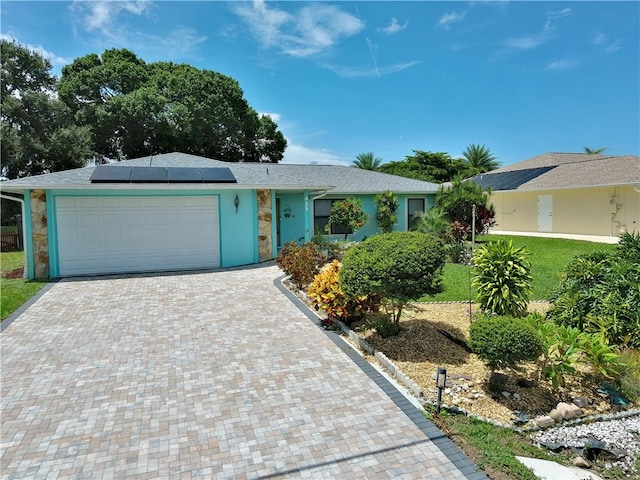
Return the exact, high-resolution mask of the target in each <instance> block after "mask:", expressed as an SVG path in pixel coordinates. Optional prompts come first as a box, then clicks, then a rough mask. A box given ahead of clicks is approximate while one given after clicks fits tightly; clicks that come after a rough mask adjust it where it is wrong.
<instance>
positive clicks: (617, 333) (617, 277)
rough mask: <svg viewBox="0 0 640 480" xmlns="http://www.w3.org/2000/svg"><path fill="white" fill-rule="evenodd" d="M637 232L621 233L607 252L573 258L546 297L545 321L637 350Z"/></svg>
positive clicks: (639, 315)
mask: <svg viewBox="0 0 640 480" xmlns="http://www.w3.org/2000/svg"><path fill="white" fill-rule="evenodd" d="M639 245H640V234H631V233H627V234H625V235H622V236H621V242H620V243H619V244H618V245H617V246H616V248H615V249H614V250H613V251H612V252H610V253H607V252H603V251H596V252H593V253H590V254H584V255H579V256H577V257H575V258H574V259H573V260H572V261H571V262H569V263H568V264H567V266H566V267H565V269H564V271H563V273H562V279H561V281H560V284H559V285H558V287H557V288H556V289H555V290H554V292H553V293H552V295H551V307H550V309H549V311H548V312H547V317H548V318H549V319H551V320H553V321H555V322H556V323H559V324H562V325H567V326H573V327H576V328H578V329H580V330H584V331H586V332H600V333H602V335H604V338H605V339H606V340H607V342H608V343H609V344H612V345H620V344H626V345H628V346H630V347H633V348H640V255H639V254H638V251H639V250H640V248H639Z"/></svg>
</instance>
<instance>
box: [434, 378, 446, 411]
mask: <svg viewBox="0 0 640 480" xmlns="http://www.w3.org/2000/svg"><path fill="white" fill-rule="evenodd" d="M446 385H447V369H446V368H443V367H438V373H436V387H438V403H437V404H436V413H440V405H441V404H442V390H444V388H445V387H446Z"/></svg>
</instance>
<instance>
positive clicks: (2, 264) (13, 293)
mask: <svg viewBox="0 0 640 480" xmlns="http://www.w3.org/2000/svg"><path fill="white" fill-rule="evenodd" d="M19 267H24V253H23V252H0V270H1V271H2V277H1V278H0V321H1V320H4V319H5V318H7V317H8V316H9V315H10V314H11V313H13V312H14V311H15V310H17V309H18V308H19V307H20V306H21V305H22V304H23V303H24V302H26V301H27V300H29V299H30V298H31V297H33V296H34V295H35V294H36V293H37V292H38V290H40V289H41V288H42V287H44V286H45V285H46V284H47V283H48V282H47V281H46V280H45V281H36V280H27V279H25V278H4V275H5V274H6V273H8V272H11V271H12V270H15V269H16V268H19Z"/></svg>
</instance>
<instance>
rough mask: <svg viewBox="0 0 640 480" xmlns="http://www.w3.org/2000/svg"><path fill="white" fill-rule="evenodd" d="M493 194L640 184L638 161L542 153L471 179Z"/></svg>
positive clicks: (629, 158)
mask: <svg viewBox="0 0 640 480" xmlns="http://www.w3.org/2000/svg"><path fill="white" fill-rule="evenodd" d="M471 180H472V181H474V182H476V183H478V184H479V185H481V186H482V187H484V188H491V189H492V190H493V191H514V190H515V191H532V190H559V189H574V188H586V187H605V186H622V185H635V184H640V157H637V156H634V155H625V156H619V157H615V156H608V155H591V154H586V153H545V154H543V155H539V156H537V157H533V158H530V159H528V160H524V161H522V162H519V163H515V164H512V165H508V166H506V167H502V168H499V169H497V170H492V171H491V172H487V173H483V174H481V175H476V176H475V177H473V178H472V179H471Z"/></svg>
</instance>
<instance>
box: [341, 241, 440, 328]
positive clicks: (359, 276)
mask: <svg viewBox="0 0 640 480" xmlns="http://www.w3.org/2000/svg"><path fill="white" fill-rule="evenodd" d="M444 264H445V254H444V245H443V243H442V241H441V240H440V239H438V238H436V237H434V236H433V235H428V234H424V233H419V232H391V233H383V234H380V235H375V236H373V237H371V238H369V239H367V240H365V241H364V242H362V243H360V244H358V245H356V246H355V247H353V248H351V249H349V250H347V252H346V253H345V256H344V259H343V262H342V269H341V270H340V286H341V287H342V289H343V291H344V292H345V294H346V295H347V296H348V297H356V296H358V295H367V294H377V295H379V296H380V297H381V299H382V301H383V304H384V306H385V308H386V309H387V310H390V313H391V318H392V320H393V322H394V323H395V324H396V325H397V324H398V323H399V322H400V315H401V314H402V308H403V306H404V305H405V304H406V303H407V302H409V301H412V300H417V299H418V298H420V297H422V296H423V295H427V294H435V293H438V292H440V291H442V268H443V267H444Z"/></svg>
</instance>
